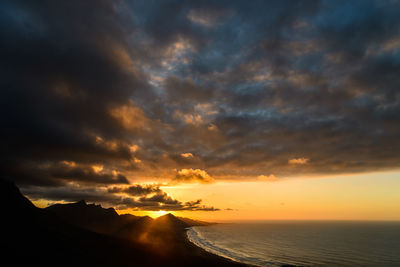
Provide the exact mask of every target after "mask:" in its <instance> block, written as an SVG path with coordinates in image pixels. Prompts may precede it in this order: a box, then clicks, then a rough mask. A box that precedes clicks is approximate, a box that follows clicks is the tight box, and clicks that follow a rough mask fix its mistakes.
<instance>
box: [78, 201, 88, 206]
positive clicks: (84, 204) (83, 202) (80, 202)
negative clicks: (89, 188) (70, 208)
mask: <svg viewBox="0 0 400 267" xmlns="http://www.w3.org/2000/svg"><path fill="white" fill-rule="evenodd" d="M75 204H77V205H82V206H87V204H86V201H85V200H83V199H81V200H79V201H77V202H75Z"/></svg>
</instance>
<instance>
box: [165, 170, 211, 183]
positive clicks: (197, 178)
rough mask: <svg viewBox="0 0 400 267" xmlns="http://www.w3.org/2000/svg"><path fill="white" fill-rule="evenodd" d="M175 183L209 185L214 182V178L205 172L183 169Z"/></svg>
mask: <svg viewBox="0 0 400 267" xmlns="http://www.w3.org/2000/svg"><path fill="white" fill-rule="evenodd" d="M173 182H175V183H202V184H209V183H213V182H214V178H212V177H211V176H210V175H209V174H208V173H207V172H206V171H205V170H201V169H181V170H179V171H178V172H177V173H176V176H175V178H174V179H173Z"/></svg>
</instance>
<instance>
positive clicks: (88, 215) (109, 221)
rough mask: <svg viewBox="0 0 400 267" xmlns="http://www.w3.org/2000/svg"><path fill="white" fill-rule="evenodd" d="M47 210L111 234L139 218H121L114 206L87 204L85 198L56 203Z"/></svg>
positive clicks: (70, 220) (98, 231)
mask: <svg viewBox="0 0 400 267" xmlns="http://www.w3.org/2000/svg"><path fill="white" fill-rule="evenodd" d="M45 210H46V211H49V212H51V213H53V214H56V215H57V216H58V217H59V218H61V219H63V220H65V221H66V222H68V223H71V224H73V225H76V226H79V227H82V228H85V229H89V230H91V231H94V232H97V233H103V234H111V233H112V232H113V231H114V229H116V228H118V227H121V226H122V224H124V223H128V222H129V221H131V220H136V219H137V218H136V216H133V215H132V216H129V217H128V216H124V217H123V218H120V216H119V215H118V213H117V212H116V211H115V210H114V209H113V208H109V209H105V208H102V207H101V206H100V205H95V204H86V202H85V201H84V200H81V201H78V202H75V203H69V204H55V205H52V206H50V207H47V208H45Z"/></svg>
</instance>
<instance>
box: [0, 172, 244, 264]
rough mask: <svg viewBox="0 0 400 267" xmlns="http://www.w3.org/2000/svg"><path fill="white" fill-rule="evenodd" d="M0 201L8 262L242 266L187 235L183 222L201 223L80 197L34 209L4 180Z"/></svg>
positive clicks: (1, 184) (2, 241) (5, 254)
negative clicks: (130, 210)
mask: <svg viewBox="0 0 400 267" xmlns="http://www.w3.org/2000/svg"><path fill="white" fill-rule="evenodd" d="M0 200H1V203H2V206H3V207H2V214H3V216H2V219H1V222H0V223H1V228H0V229H1V231H2V233H1V236H2V238H1V243H2V249H1V250H0V251H1V253H2V254H3V255H1V261H2V262H3V263H8V264H7V265H8V266H69V267H72V266H124V267H125V266H243V265H242V264H239V263H235V262H232V261H229V260H227V259H224V258H221V257H218V256H216V255H213V254H210V253H208V252H206V251H204V250H202V249H200V248H198V247H196V246H195V245H193V244H192V243H190V242H189V241H188V240H187V238H186V232H185V231H186V230H185V229H186V228H187V227H190V226H195V225H207V224H208V223H206V222H200V221H195V220H191V219H187V218H178V217H176V216H174V215H172V214H167V215H164V216H161V217H159V218H156V219H152V218H150V217H148V216H144V217H139V216H134V215H130V214H125V215H118V213H117V212H116V211H115V210H114V209H113V208H109V209H105V208H102V207H101V206H100V205H95V204H87V203H86V202H85V201H83V200H81V201H78V202H75V203H71V204H55V205H53V206H50V207H47V208H45V209H40V208H37V207H35V206H34V205H33V204H32V202H30V201H29V200H28V199H27V198H26V197H24V196H23V195H22V194H21V192H20V191H19V189H18V188H17V187H16V185H15V184H14V183H12V182H10V181H7V180H4V179H0ZM3 266H6V265H3Z"/></svg>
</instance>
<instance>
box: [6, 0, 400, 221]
mask: <svg viewBox="0 0 400 267" xmlns="http://www.w3.org/2000/svg"><path fill="white" fill-rule="evenodd" d="M399 12H400V2H399V1H396V0H388V1H369V0H363V1H312V0H307V1H256V0H254V1H223V0H221V1H170V0H163V1H135V0H133V1H128V0H125V1H123V0H115V1H111V0H96V1H79V0H71V1H52V0H47V1H46V0H43V1H21V0H15V1H2V2H1V3H0V32H1V36H2V38H1V41H0V57H1V60H0V69H1V76H0V77H1V78H0V86H1V89H0V109H1V110H0V111H1V114H2V116H1V125H2V127H1V131H0V140H1V141H0V142H1V147H2V153H1V155H0V175H1V176H2V177H4V178H6V179H10V180H12V181H14V182H15V183H16V184H17V185H18V186H19V187H20V188H21V191H22V192H23V193H24V194H25V195H26V196H27V197H28V198H29V199H31V200H32V201H34V203H35V204H37V205H39V206H46V205H48V204H51V203H56V202H71V201H77V200H80V199H85V200H86V201H88V202H90V203H100V204H102V205H103V206H106V207H114V208H116V209H117V210H118V212H120V213H123V212H129V213H133V214H148V215H151V216H156V215H159V214H163V213H165V212H173V213H174V214H177V215H184V216H187V217H193V218H201V219H205V220H210V219H215V220H245V219H362V220H380V219H382V220H400V204H399V203H400V196H398V195H400V194H396V192H399V191H400V168H399V167H400V140H399V136H400V91H399V88H400V17H399V16H398V14H399Z"/></svg>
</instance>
